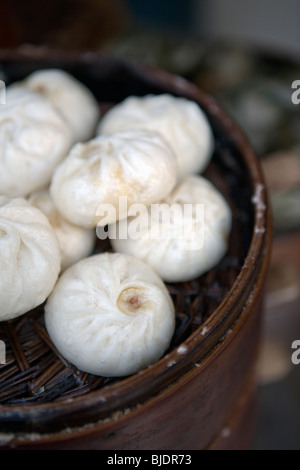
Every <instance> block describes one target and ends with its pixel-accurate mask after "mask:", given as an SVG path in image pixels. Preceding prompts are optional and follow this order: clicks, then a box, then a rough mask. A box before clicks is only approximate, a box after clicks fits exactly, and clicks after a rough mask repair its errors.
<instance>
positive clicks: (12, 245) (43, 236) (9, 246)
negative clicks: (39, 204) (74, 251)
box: [0, 196, 61, 321]
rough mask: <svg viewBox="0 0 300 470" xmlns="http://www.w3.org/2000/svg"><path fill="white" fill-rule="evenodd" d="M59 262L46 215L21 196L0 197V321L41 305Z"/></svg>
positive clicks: (56, 275)
mask: <svg viewBox="0 0 300 470" xmlns="http://www.w3.org/2000/svg"><path fill="white" fill-rule="evenodd" d="M60 262H61V255H60V250H59V246H58V241H57V239H56V236H55V234H54V231H53V229H52V227H51V226H50V224H49V222H48V219H47V218H46V216H45V215H44V214H43V213H42V212H41V211H40V210H38V209H37V208H35V207H33V206H31V205H30V204H29V203H28V202H27V201H26V200H25V199H23V198H15V199H9V198H7V197H5V196H0V298H1V303H0V321H3V320H10V319H13V318H15V317H18V316H20V315H22V314H24V313H26V312H27V311H29V310H31V309H33V308H35V307H37V306H38V305H40V304H42V303H43V302H44V301H45V300H46V298H47V297H48V295H49V294H50V292H51V291H52V289H53V287H54V285H55V282H56V281H57V279H58V275H59V272H60Z"/></svg>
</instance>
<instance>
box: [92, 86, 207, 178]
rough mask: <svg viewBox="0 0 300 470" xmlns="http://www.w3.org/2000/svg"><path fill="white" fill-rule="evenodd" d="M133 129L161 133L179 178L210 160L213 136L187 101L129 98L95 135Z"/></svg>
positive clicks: (163, 96) (161, 97) (198, 110)
mask: <svg viewBox="0 0 300 470" xmlns="http://www.w3.org/2000/svg"><path fill="white" fill-rule="evenodd" d="M137 127H138V128H146V129H153V130H156V131H159V132H161V133H162V135H163V136H164V137H165V139H166V140H167V141H168V143H169V144H170V145H171V146H172V148H173V150H174V153H175V154H176V157H177V160H178V167H179V178H180V179H182V178H183V177H184V176H186V175H188V174H192V173H198V172H202V171H204V169H205V168H206V166H207V165H208V163H209V161H210V159H211V157H212V153H213V149H214V137H213V133H212V130H211V126H210V123H209V121H208V119H207V117H206V115H205V113H204V112H203V111H202V109H201V108H200V107H199V106H198V105H197V104H196V103H195V102H193V101H191V100H188V99H186V98H183V97H175V96H172V95H170V94H166V93H165V94H161V95H145V96H142V97H137V96H129V97H128V98H126V99H125V100H124V101H122V102H121V103H119V104H117V105H115V106H114V107H113V108H111V109H110V110H109V111H108V112H107V113H106V114H105V115H104V116H103V117H102V119H101V120H100V122H99V124H98V128H97V134H99V135H102V134H110V133H114V132H119V131H122V130H125V129H130V128H137Z"/></svg>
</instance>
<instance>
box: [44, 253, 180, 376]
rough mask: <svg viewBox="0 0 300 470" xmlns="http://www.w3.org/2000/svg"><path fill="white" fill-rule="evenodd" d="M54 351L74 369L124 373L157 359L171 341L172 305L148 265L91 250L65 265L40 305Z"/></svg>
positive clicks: (100, 373) (128, 257) (90, 371)
mask: <svg viewBox="0 0 300 470" xmlns="http://www.w3.org/2000/svg"><path fill="white" fill-rule="evenodd" d="M45 324H46V328H47V331H48V333H49V336H50V338H51V339H52V341H53V343H54V345H55V346H56V348H57V349H58V350H59V351H60V353H61V354H62V355H63V356H64V357H65V358H66V359H67V360H69V361H70V362H71V363H72V364H74V365H75V366H76V367H77V368H79V369H80V370H83V371H86V372H89V373H92V374H96V375H102V376H125V375H129V374H132V373H135V372H137V371H139V370H141V369H143V368H145V367H147V366H148V365H150V364H152V363H153V362H155V361H157V360H158V359H159V358H160V357H161V356H162V355H163V353H164V352H165V351H166V349H167V348H168V347H169V344H170V342H171V339H172V336H173V333H174V328H175V309H174V306H173V303H172V300H171V298H170V296H169V293H168V291H167V289H166V287H165V285H164V283H163V282H162V281H161V279H160V278H159V277H158V276H157V274H156V273H155V272H154V271H153V270H152V268H150V267H149V266H148V265H146V264H145V263H143V262H142V261H140V260H137V259H135V258H133V257H130V256H127V255H123V254H119V253H103V254H100V255H93V256H91V257H89V258H86V259H84V260H81V261H79V262H78V263H76V264H74V265H73V266H71V267H70V268H68V269H67V270H66V271H65V272H64V273H63V274H62V276H61V277H60V279H59V281H58V282H57V284H56V286H55V289H54V290H53V292H52V293H51V295H50V297H49V298H48V301H47V303H46V307H45Z"/></svg>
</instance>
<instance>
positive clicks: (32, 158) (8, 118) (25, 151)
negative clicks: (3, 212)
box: [0, 86, 71, 198]
mask: <svg viewBox="0 0 300 470" xmlns="http://www.w3.org/2000/svg"><path fill="white" fill-rule="evenodd" d="M70 145H71V138H70V130H69V127H68V125H67V124H66V123H65V121H64V119H63V118H62V117H61V116H60V114H59V113H58V112H57V111H56V110H55V109H54V107H53V106H52V104H51V103H50V102H49V101H48V100H47V99H46V98H44V97H42V96H41V95H39V94H37V93H34V92H31V91H29V90H26V89H24V88H22V87H18V86H12V87H11V88H10V87H8V88H7V90H6V104H3V105H1V106H0V194H4V195H6V196H7V197H10V198H13V197H25V196H27V195H28V194H29V193H31V192H33V191H35V190H38V189H41V188H43V187H45V186H47V185H48V184H49V183H50V179H51V177H52V173H53V170H54V168H55V167H56V166H57V165H58V163H60V162H61V160H62V159H63V158H64V157H65V155H66V154H67V152H68V151H69V149H70Z"/></svg>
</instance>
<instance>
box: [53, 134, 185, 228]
mask: <svg viewBox="0 0 300 470" xmlns="http://www.w3.org/2000/svg"><path fill="white" fill-rule="evenodd" d="M176 181H177V163H176V159H175V156H174V153H173V151H172V149H171V148H170V146H169V145H168V144H167V142H166V141H165V140H164V139H163V138H162V137H161V135H160V134H159V133H157V132H154V131H150V130H144V129H134V130H128V131H123V132H119V133H116V134H113V135H108V136H107V135H103V136H98V137H96V138H94V139H92V140H90V141H88V142H86V143H78V144H76V145H75V146H73V147H72V149H71V151H70V153H69V155H68V156H67V157H66V158H65V159H64V161H63V162H62V163H61V164H60V165H59V166H58V167H57V169H56V170H55V172H54V175H53V178H52V182H51V186H50V194H51V197H52V199H53V202H54V204H55V206H56V208H57V209H58V210H59V212H60V213H61V214H62V215H63V216H64V217H65V218H66V219H67V220H69V221H70V222H72V223H74V224H75V225H80V226H83V227H96V226H97V224H98V225H106V224H109V223H113V222H115V221H116V220H119V219H121V218H125V217H127V214H128V208H129V207H130V206H131V205H132V204H135V203H136V204H143V205H145V206H148V205H150V204H151V203H153V202H156V201H159V200H160V199H162V198H163V197H165V196H166V195H167V194H168V193H169V192H170V191H171V190H172V189H173V187H174V186H175V184H176ZM120 198H124V199H125V203H126V204H122V203H121V200H120Z"/></svg>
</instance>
